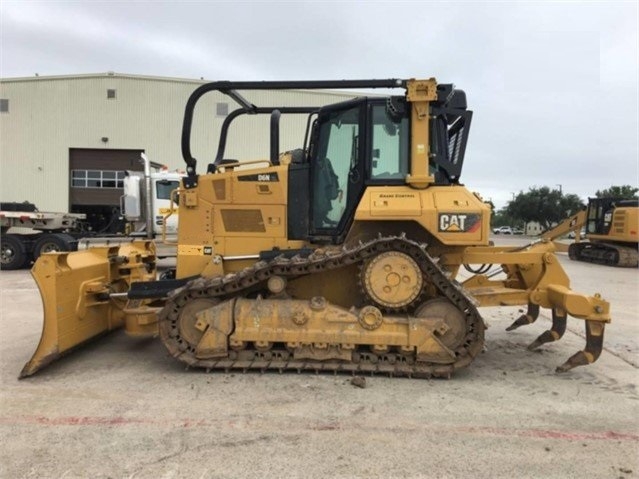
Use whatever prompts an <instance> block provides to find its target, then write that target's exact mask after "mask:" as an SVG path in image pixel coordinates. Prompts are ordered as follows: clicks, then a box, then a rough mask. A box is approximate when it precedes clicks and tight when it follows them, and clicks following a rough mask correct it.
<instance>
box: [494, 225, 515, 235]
mask: <svg viewBox="0 0 639 479" xmlns="http://www.w3.org/2000/svg"><path fill="white" fill-rule="evenodd" d="M493 233H495V234H496V235H511V234H513V229H512V228H511V227H510V226H500V227H499V228H493Z"/></svg>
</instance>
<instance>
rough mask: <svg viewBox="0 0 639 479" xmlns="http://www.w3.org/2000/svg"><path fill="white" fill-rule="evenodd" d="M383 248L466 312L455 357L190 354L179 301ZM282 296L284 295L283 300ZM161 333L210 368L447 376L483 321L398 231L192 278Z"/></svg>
mask: <svg viewBox="0 0 639 479" xmlns="http://www.w3.org/2000/svg"><path fill="white" fill-rule="evenodd" d="M385 251H400V252H403V253H406V254H408V255H409V256H411V257H412V258H413V259H414V260H415V262H416V263H417V264H418V265H419V266H420V268H421V270H422V273H423V275H424V276H425V277H426V278H427V279H428V281H430V282H431V283H432V284H433V285H434V286H435V287H436V288H437V290H438V291H439V293H440V295H441V296H444V297H446V298H448V299H449V300H450V301H451V302H452V303H453V304H455V305H456V306H457V308H458V309H459V310H460V311H462V312H463V313H464V315H465V317H466V325H467V328H466V338H465V340H464V342H463V343H462V345H461V346H460V347H459V348H457V350H456V351H455V356H456V359H455V361H454V362H452V363H450V364H436V363H430V362H428V361H424V360H423V358H420V360H419V361H417V360H416V358H415V357H414V355H412V356H410V355H408V356H406V355H403V354H392V353H391V354H383V355H379V356H378V355H376V354H373V353H371V352H370V350H368V349H366V348H367V346H366V345H361V346H359V347H358V349H357V352H355V353H354V354H353V358H354V361H353V362H345V361H338V360H326V361H311V360H301V361H300V360H293V359H291V358H292V356H293V355H292V354H291V353H289V351H287V350H286V349H275V348H274V349H271V350H269V351H267V352H260V351H257V350H252V349H245V350H242V351H229V356H228V357H227V358H226V359H206V360H201V359H198V358H196V357H195V348H194V347H193V346H191V345H188V344H187V342H186V341H185V340H183V339H182V338H181V337H180V335H179V330H178V318H179V315H180V312H181V309H182V307H184V305H186V304H187V303H188V302H189V301H191V300H193V299H198V298H215V299H219V300H221V301H224V300H228V299H232V298H234V297H241V296H244V295H246V294H248V293H250V292H255V291H258V290H264V289H266V288H265V284H266V281H267V280H268V279H269V278H270V277H272V276H274V275H278V276H283V277H288V278H297V277H300V276H304V275H311V274H317V273H321V272H323V271H328V270H333V269H337V268H343V267H345V266H348V265H352V264H360V263H362V262H363V261H365V260H367V259H369V258H372V257H373V256H375V255H377V254H379V253H382V252H385ZM283 301H285V300H283ZM159 319H160V328H159V329H160V337H161V338H162V341H163V342H164V344H165V346H166V347H167V349H168V350H169V352H170V353H171V355H172V356H174V357H175V358H177V359H179V360H180V361H182V362H184V363H185V364H187V365H188V366H192V367H198V368H205V369H207V370H210V369H223V370H225V371H228V370H231V369H240V370H243V371H247V370H260V371H265V370H278V371H280V372H282V371H298V372H301V371H309V370H310V371H315V372H319V371H333V372H350V373H353V374H354V373H370V374H375V373H380V374H387V375H389V376H408V377H424V378H427V377H431V376H434V377H450V375H451V374H452V373H453V372H454V371H455V370H458V369H461V368H463V367H466V366H467V365H468V364H470V363H471V362H472V361H473V359H474V358H475V356H477V354H479V353H480V352H481V350H482V348H483V342H484V323H483V320H482V318H481V316H480V315H479V312H478V311H477V308H476V307H475V304H474V301H473V299H471V298H470V297H469V296H468V294H467V293H466V292H465V291H464V290H463V288H462V287H461V285H459V283H457V282H456V281H451V280H449V279H448V277H447V276H446V274H445V273H444V272H443V271H442V270H441V268H439V266H438V265H437V264H436V263H435V261H434V260H433V259H432V258H431V257H430V255H429V254H428V253H427V252H426V249H425V247H424V246H423V245H420V244H419V243H416V242H414V241H412V240H409V239H407V238H405V237H403V236H401V237H399V236H391V237H381V238H378V239H374V240H371V241H368V242H366V243H361V244H360V245H359V246H356V247H353V248H350V249H347V248H343V249H342V250H341V251H339V250H338V251H334V250H333V251H331V250H327V251H322V250H316V251H315V252H314V253H313V254H311V255H310V256H308V257H307V258H302V257H294V258H291V259H288V258H285V257H283V256H281V257H278V258H275V259H274V260H272V261H270V262H268V263H267V262H264V261H260V262H257V263H255V264H254V265H253V266H251V267H249V268H246V269H244V270H242V271H240V272H237V273H231V274H228V275H225V276H217V277H212V278H197V279H195V280H192V281H191V282H189V283H187V284H186V285H185V286H183V287H182V288H180V289H178V290H176V291H175V292H174V293H173V294H171V295H170V297H169V299H168V300H167V303H166V305H165V307H164V308H163V309H162V311H161V312H160V318H159Z"/></svg>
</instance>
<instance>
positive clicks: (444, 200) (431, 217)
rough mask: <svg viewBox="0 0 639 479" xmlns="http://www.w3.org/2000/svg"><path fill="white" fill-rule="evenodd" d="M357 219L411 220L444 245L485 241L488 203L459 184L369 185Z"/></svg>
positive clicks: (463, 244) (359, 206)
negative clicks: (418, 186)
mask: <svg viewBox="0 0 639 479" xmlns="http://www.w3.org/2000/svg"><path fill="white" fill-rule="evenodd" d="M355 220H358V221H405V220H413V221H415V222H417V223H418V224H420V225H421V226H422V227H423V228H424V229H425V230H426V231H428V232H429V233H430V234H432V235H433V236H434V237H435V238H437V239H438V240H439V241H441V242H442V244H445V245H455V246H470V245H488V241H489V231H490V207H489V206H488V205H487V204H485V203H484V202H483V201H481V200H480V199H479V197H477V196H476V195H475V194H473V193H471V192H470V191H468V190H467V189H466V188H464V187H463V186H431V187H430V188H426V189H422V190H416V189H412V188H410V187H408V186H369V187H368V188H367V190H366V191H365V193H364V196H363V197H362V200H361V201H360V203H359V205H358V207H357V211H356V213H355Z"/></svg>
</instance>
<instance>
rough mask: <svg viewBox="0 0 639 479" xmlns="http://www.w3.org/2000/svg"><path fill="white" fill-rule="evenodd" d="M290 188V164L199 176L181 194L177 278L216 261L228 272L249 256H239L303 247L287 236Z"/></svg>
mask: <svg viewBox="0 0 639 479" xmlns="http://www.w3.org/2000/svg"><path fill="white" fill-rule="evenodd" d="M288 189H289V185H288V165H281V166H275V167H265V168H250V169H248V168H239V169H235V170H231V169H229V170H228V171H224V172H218V173H213V174H208V175H202V176H200V177H199V179H198V185H197V187H196V188H192V189H190V190H187V191H184V192H183V193H182V194H181V196H180V206H179V218H180V223H179V228H178V242H179V247H178V259H177V278H185V277H188V276H193V275H197V274H202V273H203V272H204V271H205V270H207V268H208V269H210V268H211V267H212V266H211V264H212V263H214V262H217V263H216V264H220V262H221V261H224V265H223V267H224V271H229V270H234V269H237V268H238V267H240V266H245V264H244V262H243V260H246V259H248V258H243V259H242V258H238V257H245V256H252V257H254V259H256V258H257V255H258V254H259V253H260V251H265V250H271V249H274V248H279V249H282V250H285V249H298V248H301V247H302V246H303V245H304V244H305V243H303V242H301V241H289V240H288V239H287V230H288V225H287V195H288ZM231 258H232V259H231ZM233 261H236V262H237V261H240V263H241V264H240V263H237V264H236V265H234V264H233ZM217 269H218V270H219V268H217Z"/></svg>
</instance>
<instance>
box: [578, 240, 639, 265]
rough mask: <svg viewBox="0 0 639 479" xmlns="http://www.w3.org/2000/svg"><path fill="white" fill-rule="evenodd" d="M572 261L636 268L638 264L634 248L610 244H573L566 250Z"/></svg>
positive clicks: (638, 253) (638, 254) (638, 255)
mask: <svg viewBox="0 0 639 479" xmlns="http://www.w3.org/2000/svg"><path fill="white" fill-rule="evenodd" d="M568 256H569V257H570V259H572V260H576V261H585V262H589V263H597V264H604V265H607V266H618V267H621V268H636V267H637V265H638V264H639V252H638V251H637V249H636V248H630V247H628V246H621V245H616V244H612V243H590V242H588V243H573V244H571V245H570V248H569V249H568Z"/></svg>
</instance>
